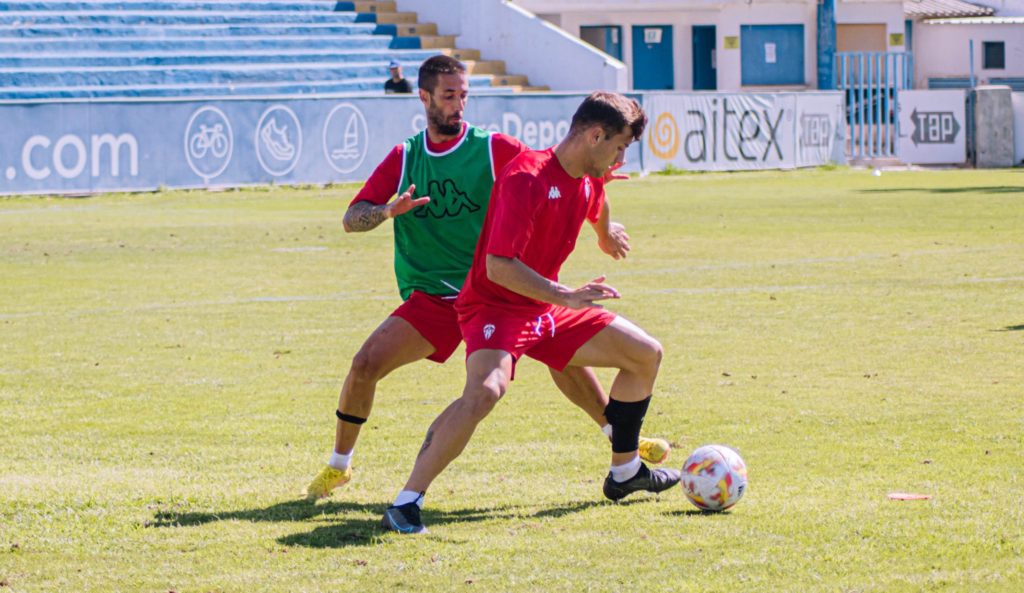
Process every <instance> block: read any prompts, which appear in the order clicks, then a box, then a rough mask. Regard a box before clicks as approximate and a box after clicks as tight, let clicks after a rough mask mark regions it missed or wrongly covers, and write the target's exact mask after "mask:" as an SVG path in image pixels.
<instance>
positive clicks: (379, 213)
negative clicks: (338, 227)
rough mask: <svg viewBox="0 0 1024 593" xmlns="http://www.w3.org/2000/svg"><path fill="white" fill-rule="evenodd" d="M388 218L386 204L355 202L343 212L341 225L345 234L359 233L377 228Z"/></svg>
mask: <svg viewBox="0 0 1024 593" xmlns="http://www.w3.org/2000/svg"><path fill="white" fill-rule="evenodd" d="M388 218H391V217H390V216H388V205H387V204H371V203H370V202H356V203H355V204H352V205H351V206H349V207H348V210H346V211H345V218H344V219H342V225H344V227H345V232H347V233H361V232H365V231H369V230H373V229H375V228H377V227H379V226H380V223H382V222H384V221H385V220H387V219H388Z"/></svg>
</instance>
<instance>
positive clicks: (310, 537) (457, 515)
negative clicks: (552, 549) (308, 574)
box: [277, 500, 641, 548]
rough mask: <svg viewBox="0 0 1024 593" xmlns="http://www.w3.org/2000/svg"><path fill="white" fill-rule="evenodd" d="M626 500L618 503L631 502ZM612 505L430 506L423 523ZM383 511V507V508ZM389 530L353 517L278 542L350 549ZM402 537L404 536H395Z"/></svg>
mask: <svg viewBox="0 0 1024 593" xmlns="http://www.w3.org/2000/svg"><path fill="white" fill-rule="evenodd" d="M633 502H641V501H639V500H638V501H629V502H627V503H619V504H632V503H633ZM603 504H609V503H607V502H605V501H585V502H572V503H566V504H563V505H555V506H551V507H547V508H544V509H541V510H539V511H537V512H535V513H532V514H530V513H528V512H527V513H524V512H523V508H522V507H501V508H493V509H492V508H467V509H458V510H454V511H434V510H431V509H430V508H429V507H428V508H427V509H424V511H423V515H422V516H423V523H424V525H426V526H427V528H428V529H430V528H431V527H434V526H438V525H446V524H452V523H472V522H476V521H495V520H498V521H512V520H515V521H516V522H517V524H518V523H519V522H521V521H523V520H524V519H531V518H545V517H563V516H565V515H569V514H571V513H578V512H580V511H584V510H586V509H589V508H591V507H594V506H598V505H603ZM380 514H381V515H383V514H384V507H383V506H381V507H380ZM386 534H388V532H386V531H385V530H384V528H383V527H381V524H380V519H376V518H374V519H352V520H345V521H342V522H340V523H336V524H333V525H324V526H322V527H317V528H316V529H314V530H312V531H310V532H308V533H294V534H292V535H287V536H284V537H281V538H278V539H277V543H279V544H281V545H285V546H303V547H307V548H347V547H351V546H368V545H373V544H377V543H380V542H381V538H382V537H384V536H385V535H386ZM394 537H401V536H398V535H396V536H394Z"/></svg>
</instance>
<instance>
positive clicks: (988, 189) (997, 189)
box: [859, 185, 1024, 194]
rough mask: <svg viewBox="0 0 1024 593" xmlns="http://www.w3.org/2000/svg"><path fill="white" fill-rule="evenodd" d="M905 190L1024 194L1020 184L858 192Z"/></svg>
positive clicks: (877, 191)
mask: <svg viewBox="0 0 1024 593" xmlns="http://www.w3.org/2000/svg"><path fill="white" fill-rule="evenodd" d="M906 192H927V193H932V194H963V193H979V194H1012V193H1020V194H1024V186H1022V185H985V186H978V187H893V188H879V189H862V190H860V191H859V193H862V194H890V193H906Z"/></svg>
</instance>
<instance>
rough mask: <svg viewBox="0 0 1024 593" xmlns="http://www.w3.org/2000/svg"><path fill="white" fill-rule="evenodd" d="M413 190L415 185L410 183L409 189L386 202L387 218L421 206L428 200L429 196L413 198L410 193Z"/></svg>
mask: <svg viewBox="0 0 1024 593" xmlns="http://www.w3.org/2000/svg"><path fill="white" fill-rule="evenodd" d="M414 191H416V185H415V184H413V185H410V186H409V189H407V190H405V193H403V194H402V195H400V196H398V197H397V198H395V201H393V202H391V203H389V204H388V218H394V217H396V216H401V215H402V214H405V213H406V212H408V211H410V210H412V209H413V208H417V207H419V206H422V205H423V204H426V203H427V202H429V201H430V196H423V197H422V198H416V199H413V197H412V193H413V192H414Z"/></svg>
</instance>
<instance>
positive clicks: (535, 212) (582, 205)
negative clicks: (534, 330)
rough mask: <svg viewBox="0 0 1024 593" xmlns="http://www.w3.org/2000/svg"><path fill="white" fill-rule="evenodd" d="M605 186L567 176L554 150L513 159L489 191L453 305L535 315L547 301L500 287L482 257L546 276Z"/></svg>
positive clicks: (554, 276) (595, 212)
mask: <svg viewBox="0 0 1024 593" xmlns="http://www.w3.org/2000/svg"><path fill="white" fill-rule="evenodd" d="M603 205H604V184H603V182H601V181H598V180H596V179H594V178H592V177H590V176H587V175H584V176H583V177H582V178H580V179H576V178H574V177H570V176H569V174H568V173H566V171H565V169H563V168H562V165H561V163H559V161H558V158H557V157H555V149H554V148H549V149H547V150H539V151H538V150H530V151H527V152H524V153H522V154H520V155H519V156H517V157H516V158H514V159H513V160H512V162H511V163H509V164H508V166H507V167H505V169H504V170H503V171H502V172H501V176H500V177H499V178H498V180H497V181H495V183H494V189H492V190H491V202H490V205H489V206H488V209H487V219H486V220H485V221H484V228H483V231H482V232H481V233H480V240H479V241H478V242H477V245H476V253H475V254H474V256H473V267H472V268H470V271H469V276H468V277H467V278H466V284H465V285H464V286H463V287H462V292H461V293H460V294H459V299H458V301H457V302H456V306H457V307H459V308H473V307H478V306H481V305H490V306H497V307H501V308H502V309H505V310H507V311H510V312H514V313H522V314H524V315H537V314H540V313H542V312H543V311H544V310H546V309H547V308H548V307H549V306H550V304H549V303H543V302H540V301H537V300H534V299H531V298H529V297H526V296H523V295H521V294H518V293H515V292H512V291H511V290H508V289H507V288H504V287H502V286H499V285H497V284H495V283H494V282H492V281H491V280H489V279H488V278H487V262H486V259H487V255H497V256H500V257H508V258H515V259H518V260H519V261H521V262H522V263H524V264H526V265H527V266H529V267H530V268H532V269H533V270H534V271H535V272H537V273H538V274H540V275H541V276H544V277H545V278H547V279H549V280H553V281H555V282H557V281H558V272H559V270H560V269H561V268H562V264H563V263H565V260H566V259H568V258H569V254H570V253H572V251H573V249H574V248H575V247H576V239H577V238H578V237H579V234H580V228H581V227H582V226H583V220H584V219H587V220H590V221H591V222H597V219H598V216H599V215H600V214H601V208H602V206H603Z"/></svg>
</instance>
